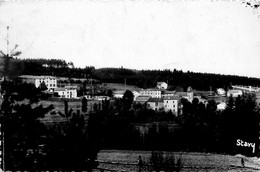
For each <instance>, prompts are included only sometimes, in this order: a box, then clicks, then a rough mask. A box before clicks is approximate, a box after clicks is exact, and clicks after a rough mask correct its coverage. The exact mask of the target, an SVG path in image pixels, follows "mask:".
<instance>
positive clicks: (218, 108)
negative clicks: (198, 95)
mask: <svg viewBox="0 0 260 172" xmlns="http://www.w3.org/2000/svg"><path fill="white" fill-rule="evenodd" d="M226 107H227V104H226V103H225V102H221V103H219V104H218V105H217V110H219V111H222V110H225V109H226Z"/></svg>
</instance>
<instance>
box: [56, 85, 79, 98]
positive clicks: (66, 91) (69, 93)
mask: <svg viewBox="0 0 260 172" xmlns="http://www.w3.org/2000/svg"><path fill="white" fill-rule="evenodd" d="M53 92H54V93H58V95H59V96H60V97H61V98H77V89H75V88H65V87H63V88H54V90H53Z"/></svg>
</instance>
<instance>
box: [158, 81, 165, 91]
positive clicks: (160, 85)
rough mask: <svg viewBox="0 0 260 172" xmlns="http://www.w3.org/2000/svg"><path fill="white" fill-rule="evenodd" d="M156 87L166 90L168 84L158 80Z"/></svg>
mask: <svg viewBox="0 0 260 172" xmlns="http://www.w3.org/2000/svg"><path fill="white" fill-rule="evenodd" d="M156 88H158V89H164V90H166V89H167V88H168V84H167V83H165V82H157V86H156Z"/></svg>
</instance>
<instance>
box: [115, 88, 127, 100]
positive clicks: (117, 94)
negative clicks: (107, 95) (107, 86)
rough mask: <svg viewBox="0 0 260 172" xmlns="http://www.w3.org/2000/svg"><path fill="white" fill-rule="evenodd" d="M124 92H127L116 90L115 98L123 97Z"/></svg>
mask: <svg viewBox="0 0 260 172" xmlns="http://www.w3.org/2000/svg"><path fill="white" fill-rule="evenodd" d="M124 94H125V91H124V90H117V91H114V97H115V98H119V99H122V98H123V96H124Z"/></svg>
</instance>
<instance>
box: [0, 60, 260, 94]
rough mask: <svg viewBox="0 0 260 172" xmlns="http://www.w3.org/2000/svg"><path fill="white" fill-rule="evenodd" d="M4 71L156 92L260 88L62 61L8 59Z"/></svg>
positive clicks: (259, 82) (172, 72) (207, 76)
mask: <svg viewBox="0 0 260 172" xmlns="http://www.w3.org/2000/svg"><path fill="white" fill-rule="evenodd" d="M4 62H5V63H3V64H4V65H3V66H1V68H0V69H1V70H2V72H3V73H4V74H5V75H7V74H8V75H9V76H10V77H11V76H12V77H15V76H18V75H51V76H57V77H68V78H88V79H90V78H93V79H97V80H99V81H100V82H101V83H126V84H128V85H135V86H138V87H141V88H154V87H155V86H156V83H157V82H161V81H163V82H167V83H168V85H169V89H170V90H175V89H178V88H183V89H184V91H185V89H186V88H187V87H189V86H192V88H194V89H197V90H210V88H212V89H216V88H224V89H225V90H227V89H229V88H230V86H231V85H232V84H233V85H250V86H260V79H259V78H250V77H246V76H236V75H223V74H211V73H196V72H192V71H187V72H183V71H182V70H176V69H167V70H135V69H126V68H123V67H121V68H100V69H96V68H95V67H93V66H86V67H85V68H77V67H74V65H73V62H66V61H65V60H60V59H18V58H7V59H6V58H5V60H4Z"/></svg>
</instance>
